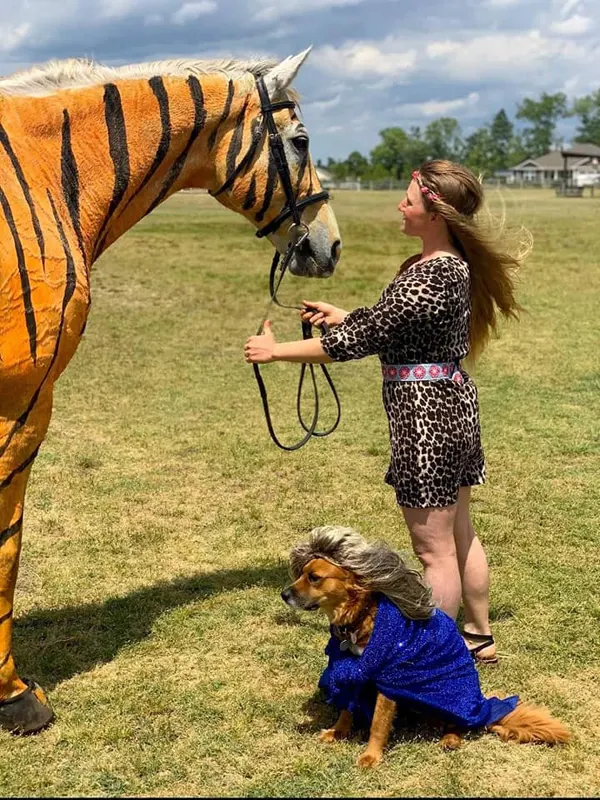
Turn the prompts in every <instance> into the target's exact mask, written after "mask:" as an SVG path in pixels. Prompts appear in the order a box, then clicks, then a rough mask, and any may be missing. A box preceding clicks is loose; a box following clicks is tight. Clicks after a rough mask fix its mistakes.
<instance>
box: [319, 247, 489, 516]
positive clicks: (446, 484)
mask: <svg viewBox="0 0 600 800" xmlns="http://www.w3.org/2000/svg"><path fill="white" fill-rule="evenodd" d="M470 315H471V292H470V275H469V266H468V264H467V263H466V262H465V261H463V260H462V259H460V258H458V257H456V256H441V257H438V258H432V259H429V260H428V261H423V262H420V263H419V262H418V261H417V262H416V263H412V264H410V266H408V267H407V268H406V269H405V270H404V271H403V272H401V273H400V274H399V275H398V276H397V277H396V278H395V279H394V280H393V281H392V282H391V283H390V284H389V286H388V287H387V288H386V289H385V290H384V292H383V294H382V295H381V298H380V299H379V301H378V302H377V303H376V304H375V305H374V306H373V307H372V308H357V309H355V310H354V311H352V312H351V313H350V314H348V316H347V317H346V318H345V319H344V321H343V322H342V323H340V324H339V325H337V326H336V327H334V328H330V329H329V331H328V332H327V333H326V334H324V335H323V336H322V337H321V342H322V344H323V348H324V350H325V352H326V353H327V355H329V356H330V357H331V358H332V359H333V360H334V361H349V360H350V359H356V358H364V357H365V356H369V355H376V354H377V355H379V358H380V360H381V362H382V364H423V363H439V362H456V363H457V365H458V364H459V362H460V359H462V358H464V357H465V356H466V355H467V353H468V351H469V320H470ZM458 369H460V374H459V375H458V376H457V377H458V380H452V379H451V378H450V377H449V378H448V379H441V380H426V381H410V382H409V381H407V382H393V381H386V380H384V382H383V403H384V406H385V410H386V413H387V417H388V422H389V431H390V440H391V459H390V465H389V468H388V471H387V474H386V476H385V481H386V483H388V484H390V485H391V486H393V487H394V489H395V491H396V498H397V501H398V504H399V505H400V506H407V507H410V508H440V507H444V506H449V505H453V504H454V503H456V501H457V499H458V490H459V487H461V486H475V485H477V484H481V483H483V482H484V480H485V463H484V456H483V449H482V446H481V432H480V425H479V407H478V399H477V388H476V386H475V384H474V382H473V380H472V379H471V378H470V377H469V375H468V374H467V373H466V372H465V371H464V370H463V369H462V368H460V367H457V370H458ZM461 376H462V380H461Z"/></svg>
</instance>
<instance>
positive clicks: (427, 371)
mask: <svg viewBox="0 0 600 800" xmlns="http://www.w3.org/2000/svg"><path fill="white" fill-rule="evenodd" d="M381 373H382V375H383V380H384V381H439V380H442V379H450V380H453V381H454V383H463V380H464V379H463V376H462V373H461V371H460V369H459V367H458V362H456V361H447V362H442V363H439V364H382V365H381Z"/></svg>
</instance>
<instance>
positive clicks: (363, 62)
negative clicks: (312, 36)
mask: <svg viewBox="0 0 600 800" xmlns="http://www.w3.org/2000/svg"><path fill="white" fill-rule="evenodd" d="M314 61H315V63H316V64H318V65H319V67H320V68H321V69H323V70H325V71H326V72H330V73H333V74H334V75H338V76H345V77H350V78H360V79H362V78H365V77H369V76H378V77H381V78H395V79H396V81H397V82H400V81H402V80H406V79H407V78H408V76H409V74H410V73H411V72H412V70H413V69H414V67H415V64H416V62H417V51H416V50H415V49H408V50H404V51H401V50H398V49H396V48H395V42H394V41H393V40H392V39H390V38H388V39H386V40H384V41H383V42H380V43H377V44H374V43H372V42H346V43H345V44H343V45H342V46H341V47H339V48H336V47H334V46H333V45H330V44H328V45H325V46H324V47H321V48H319V49H318V50H316V51H315V59H314Z"/></svg>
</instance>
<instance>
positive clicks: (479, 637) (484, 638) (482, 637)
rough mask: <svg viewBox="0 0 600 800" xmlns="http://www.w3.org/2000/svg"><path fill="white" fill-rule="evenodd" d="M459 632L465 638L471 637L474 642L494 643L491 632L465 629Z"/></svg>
mask: <svg viewBox="0 0 600 800" xmlns="http://www.w3.org/2000/svg"><path fill="white" fill-rule="evenodd" d="M461 633H462V635H463V636H464V637H465V639H473V641H474V642H491V643H492V644H494V637H493V636H492V634H491V633H468V632H467V631H461Z"/></svg>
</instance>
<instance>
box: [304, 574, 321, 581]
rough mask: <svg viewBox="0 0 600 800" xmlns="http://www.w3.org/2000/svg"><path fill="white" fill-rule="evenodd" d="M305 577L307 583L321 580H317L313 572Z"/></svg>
mask: <svg viewBox="0 0 600 800" xmlns="http://www.w3.org/2000/svg"><path fill="white" fill-rule="evenodd" d="M306 577H307V578H308V582H309V583H318V582H319V581H320V580H321V578H319V576H318V575H315V573H314V572H309V573H308V575H307V576H306Z"/></svg>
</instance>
